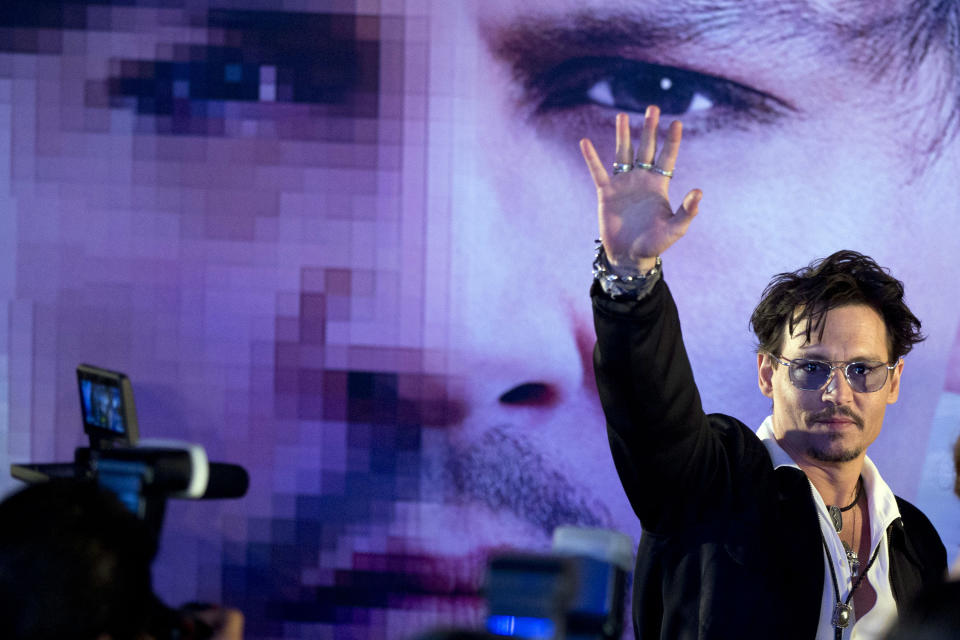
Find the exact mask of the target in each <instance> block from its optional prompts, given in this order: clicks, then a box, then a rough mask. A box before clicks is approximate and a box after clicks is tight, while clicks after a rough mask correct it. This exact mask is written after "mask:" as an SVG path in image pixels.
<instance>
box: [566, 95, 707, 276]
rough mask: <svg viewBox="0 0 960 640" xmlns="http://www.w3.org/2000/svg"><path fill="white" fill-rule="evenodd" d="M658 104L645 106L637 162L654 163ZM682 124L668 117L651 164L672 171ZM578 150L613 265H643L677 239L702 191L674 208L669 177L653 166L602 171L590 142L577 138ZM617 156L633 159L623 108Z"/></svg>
mask: <svg viewBox="0 0 960 640" xmlns="http://www.w3.org/2000/svg"><path fill="white" fill-rule="evenodd" d="M658 119H659V110H657V108H656V107H649V108H648V109H647V114H646V117H645V118H644V124H643V132H642V134H641V138H640V144H639V147H640V150H639V152H638V154H637V162H644V163H653V159H654V155H655V152H656V137H657V122H658ZM681 131H682V130H681V125H680V123H679V122H673V123H672V124H671V125H670V128H669V130H668V132H667V137H666V142H665V143H664V146H663V149H662V151H661V153H660V157H659V158H658V160H657V164H656V166H657V167H658V168H659V169H660V170H663V171H668V172H672V171H673V168H674V164H675V162H676V157H677V152H678V150H679V146H680V139H681V135H682V134H681ZM580 148H581V151H582V152H583V156H584V159H585V160H586V162H587V167H588V168H589V169H590V173H591V175H592V176H593V180H594V184H595V185H596V187H597V201H598V205H599V206H598V218H599V226H600V239H601V241H602V242H603V246H604V249H605V250H606V252H607V257H608V259H609V260H610V262H611V264H613V265H626V266H628V267H633V268H639V269H641V270H646V268H648V267H649V266H650V263H651V262H652V261H653V260H655V259H656V257H657V256H659V255H661V254H662V253H663V252H664V251H666V250H667V249H668V248H669V247H670V246H671V245H672V244H673V243H674V242H676V241H677V240H679V239H680V238H681V237H682V236H683V235H684V233H686V231H687V228H688V227H689V226H690V222H691V221H692V220H693V217H694V216H695V215H696V213H697V206H698V204H699V202H700V198H701V196H702V194H701V192H700V191H699V190H698V189H694V190H692V191H690V192H689V193H688V194H687V195H686V196H685V197H684V199H683V203H682V204H681V205H680V207H679V208H678V209H677V210H676V211H675V212H674V211H673V209H672V208H671V206H670V200H669V194H668V189H667V188H668V185H669V178H668V177H666V176H664V175H662V174H661V173H657V172H654V171H644V170H642V169H634V170H632V171H628V172H624V173H620V174H617V175H614V176H610V175H608V174H607V171H606V169H605V168H604V165H603V163H602V162H601V161H600V159H599V157H598V155H597V152H596V150H595V149H594V147H593V144H592V143H591V142H590V141H589V140H586V139H584V140H582V141H581V143H580ZM617 162H619V163H624V164H633V146H632V144H631V142H630V127H629V122H628V120H627V116H626V114H620V115H619V116H618V117H617Z"/></svg>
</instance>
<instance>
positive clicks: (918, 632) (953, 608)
mask: <svg viewBox="0 0 960 640" xmlns="http://www.w3.org/2000/svg"><path fill="white" fill-rule="evenodd" d="M958 602H960V582H944V583H941V584H938V585H935V586H932V587H927V588H925V589H924V590H923V591H921V592H920V595H918V596H917V597H915V598H914V599H913V601H912V602H911V603H910V604H908V605H907V606H906V607H903V610H901V611H900V614H899V616H898V618H897V623H896V624H895V625H894V626H893V627H892V628H891V629H890V631H889V632H888V633H887V635H885V636H884V639H885V640H953V639H954V638H956V637H958V634H960V607H958V606H957V603H958Z"/></svg>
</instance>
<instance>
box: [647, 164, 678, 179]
mask: <svg viewBox="0 0 960 640" xmlns="http://www.w3.org/2000/svg"><path fill="white" fill-rule="evenodd" d="M650 171H653V172H654V173H659V174H660V175H662V176H664V177H666V178H672V177H673V169H670V170H669V171H668V170H667V169H661V168H660V167H657V166H652V165H651V167H650Z"/></svg>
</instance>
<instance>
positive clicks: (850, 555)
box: [841, 540, 860, 578]
mask: <svg viewBox="0 0 960 640" xmlns="http://www.w3.org/2000/svg"><path fill="white" fill-rule="evenodd" d="M841 542H843V541H842V540H841ZM843 550H844V551H846V552H847V563H848V564H849V565H850V575H852V576H853V577H854V578H856V577H857V574H859V573H860V557H859V556H858V555H857V552H856V551H854V550H853V549H851V548H850V545H848V544H847V543H846V542H844V543H843Z"/></svg>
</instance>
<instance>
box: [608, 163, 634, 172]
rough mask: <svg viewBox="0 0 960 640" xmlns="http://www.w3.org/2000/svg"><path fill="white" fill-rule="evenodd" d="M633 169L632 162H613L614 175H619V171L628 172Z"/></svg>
mask: <svg viewBox="0 0 960 640" xmlns="http://www.w3.org/2000/svg"><path fill="white" fill-rule="evenodd" d="M631 169H633V165H632V164H630V163H629V162H614V163H613V175H617V174H618V173H626V172H627V171H630V170H631Z"/></svg>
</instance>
